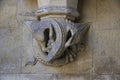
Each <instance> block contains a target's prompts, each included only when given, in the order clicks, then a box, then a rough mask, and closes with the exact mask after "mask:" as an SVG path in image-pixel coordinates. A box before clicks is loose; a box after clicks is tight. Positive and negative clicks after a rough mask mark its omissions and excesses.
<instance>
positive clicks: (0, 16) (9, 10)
mask: <svg viewBox="0 0 120 80" xmlns="http://www.w3.org/2000/svg"><path fill="white" fill-rule="evenodd" d="M16 3H17V1H16V0H11V1H10V0H0V27H7V28H8V27H12V28H15V27H17V20H16V13H17V4H16Z"/></svg>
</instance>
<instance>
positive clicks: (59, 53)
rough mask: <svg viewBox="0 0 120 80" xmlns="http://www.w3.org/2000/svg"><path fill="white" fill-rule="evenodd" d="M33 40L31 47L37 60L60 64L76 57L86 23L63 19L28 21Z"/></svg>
mask: <svg viewBox="0 0 120 80" xmlns="http://www.w3.org/2000/svg"><path fill="white" fill-rule="evenodd" d="M27 24H28V25H29V26H30V27H31V30H32V32H33V36H34V40H33V45H34V44H37V45H38V47H35V46H34V47H33V48H34V50H35V51H37V50H36V49H38V50H39V51H38V52H36V57H37V59H38V61H41V62H42V63H44V64H46V65H51V66H62V65H65V64H67V63H69V62H72V61H74V60H75V59H76V56H77V53H78V51H79V48H80V44H79V43H80V41H81V38H82V35H83V34H84V33H85V32H86V31H87V30H88V28H89V25H88V24H77V23H73V22H71V21H68V20H64V19H44V20H41V21H28V22H27Z"/></svg>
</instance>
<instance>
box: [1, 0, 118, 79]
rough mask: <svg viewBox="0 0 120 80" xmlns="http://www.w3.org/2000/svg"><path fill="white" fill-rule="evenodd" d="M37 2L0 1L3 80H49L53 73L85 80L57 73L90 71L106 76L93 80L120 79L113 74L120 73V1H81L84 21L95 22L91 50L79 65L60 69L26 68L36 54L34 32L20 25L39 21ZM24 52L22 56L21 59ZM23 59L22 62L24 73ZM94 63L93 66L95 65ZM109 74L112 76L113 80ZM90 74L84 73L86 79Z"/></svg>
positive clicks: (90, 42) (25, 0)
mask: <svg viewBox="0 0 120 80" xmlns="http://www.w3.org/2000/svg"><path fill="white" fill-rule="evenodd" d="M16 1H18V3H17V2H16ZM36 1H37V0H0V27H1V28H0V73H1V74H0V80H10V79H11V80H22V79H23V80H24V79H25V80H26V79H27V80H29V79H30V80H31V79H35V78H36V77H37V78H36V79H38V80H39V78H41V77H40V76H43V77H44V76H45V77H46V76H47V78H46V79H48V80H49V79H51V77H52V75H51V74H50V75H49V74H48V73H53V74H54V76H55V77H56V78H57V79H58V80H61V79H63V80H67V79H68V78H69V77H70V78H71V79H73V80H75V79H76V78H78V79H76V80H80V79H81V80H82V79H83V80H84V78H81V77H80V76H78V75H76V74H74V76H72V74H71V75H69V76H68V75H62V76H61V75H60V74H59V75H57V74H55V73H64V72H65V73H89V72H90V71H91V70H94V73H98V74H103V75H95V76H93V78H94V79H92V80H120V78H119V76H120V75H119V74H118V75H115V74H114V73H116V74H117V73H120V55H119V53H120V52H119V51H120V50H119V48H120V46H119V45H120V44H119V40H120V39H119V34H120V31H119V26H120V16H119V14H120V10H119V8H120V5H119V3H120V1H119V0H79V1H81V2H82V3H81V5H80V6H82V7H81V9H80V13H81V14H80V15H81V19H82V20H81V21H82V22H92V26H91V28H90V30H89V33H88V37H87V46H88V48H87V50H86V52H83V53H80V56H79V58H78V60H77V62H75V63H71V64H69V65H66V66H64V67H62V68H59V69H58V68H51V67H46V66H44V65H42V64H40V63H37V65H36V66H27V67H25V66H24V65H25V63H26V61H29V60H32V59H33V57H32V54H33V51H32V46H31V41H30V39H31V38H30V37H31V34H30V33H31V32H29V31H27V29H25V28H24V26H23V23H21V22H24V20H25V19H26V20H35V19H36V18H35V14H34V12H35V10H36V9H37V2H36ZM17 6H18V7H17ZM16 13H17V20H16ZM17 23H18V24H19V25H17ZM4 27H5V28H4ZM15 27H16V28H15ZM19 27H21V30H19ZM22 27H23V29H22ZM11 32H12V33H11ZM22 32H24V33H22ZM20 36H21V37H22V38H21V37H20ZM23 44H24V45H23ZM21 45H22V46H21ZM21 53H22V56H23V57H21V55H20V54H21ZM92 55H93V56H92ZM92 57H93V59H92ZM20 59H22V71H21V67H20V66H21V61H20ZM92 63H94V64H93V66H92ZM76 64H77V65H76ZM6 65H7V66H6ZM3 66H4V67H3ZM9 66H11V67H9ZM2 73H10V74H2ZM11 73H26V75H24V74H22V77H23V78H22V79H21V78H19V75H17V74H11ZM27 73H29V74H27ZM30 73H33V74H30ZM34 73H35V74H34ZM37 73H41V74H37ZM43 73H45V74H43ZM91 74H93V73H91ZM104 74H106V75H104ZM109 74H113V75H114V76H113V77H114V78H112V77H111V75H109ZM32 75H33V76H34V77H33V76H32ZM79 75H80V74H79ZM87 75H88V74H85V76H87ZM20 76H21V74H20ZM49 77H50V78H49ZM61 77H62V78H61ZM41 79H43V80H44V78H41ZM57 79H56V80H57ZM86 80H89V79H88V78H87V79H86Z"/></svg>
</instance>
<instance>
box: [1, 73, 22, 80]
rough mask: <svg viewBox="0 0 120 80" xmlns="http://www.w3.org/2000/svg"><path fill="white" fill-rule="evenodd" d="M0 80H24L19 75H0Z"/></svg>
mask: <svg viewBox="0 0 120 80" xmlns="http://www.w3.org/2000/svg"><path fill="white" fill-rule="evenodd" d="M0 80H22V79H21V77H20V75H19V74H0Z"/></svg>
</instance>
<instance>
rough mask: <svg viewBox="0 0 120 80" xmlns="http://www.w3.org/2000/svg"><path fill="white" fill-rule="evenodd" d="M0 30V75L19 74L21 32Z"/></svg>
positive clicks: (21, 49)
mask: <svg viewBox="0 0 120 80" xmlns="http://www.w3.org/2000/svg"><path fill="white" fill-rule="evenodd" d="M19 30H20V29H18V30H16V29H15V30H14V29H11V28H0V73H20V72H21V57H22V56H21V53H23V48H22V40H21V39H22V37H21V34H20V33H21V31H19Z"/></svg>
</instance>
